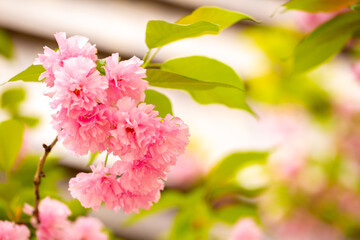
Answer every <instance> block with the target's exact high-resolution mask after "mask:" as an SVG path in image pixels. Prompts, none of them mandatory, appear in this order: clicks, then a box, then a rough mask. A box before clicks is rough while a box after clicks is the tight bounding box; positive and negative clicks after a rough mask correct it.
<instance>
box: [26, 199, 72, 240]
mask: <svg viewBox="0 0 360 240" xmlns="http://www.w3.org/2000/svg"><path fill="white" fill-rule="evenodd" d="M24 212H25V213H26V214H28V215H32V212H33V208H32V207H30V206H29V205H27V204H26V205H25V206H24ZM70 215H71V211H70V209H69V208H68V207H67V206H66V205H65V204H64V203H62V202H60V201H58V200H55V199H51V198H50V197H46V198H44V199H42V200H41V202H40V204H39V220H40V223H39V224H37V223H36V222H35V221H34V220H35V219H34V218H32V220H31V222H32V224H33V226H34V227H36V228H37V230H36V237H37V239H38V240H54V239H61V240H62V239H66V238H65V237H66V236H65V229H67V228H68V227H69V226H70V222H69V220H68V219H67V218H68V217H69V216H70Z"/></svg>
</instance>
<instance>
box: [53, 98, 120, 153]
mask: <svg viewBox="0 0 360 240" xmlns="http://www.w3.org/2000/svg"><path fill="white" fill-rule="evenodd" d="M113 124H114V123H113V121H112V112H111V109H110V108H108V107H107V106H105V105H103V104H101V105H97V106H95V107H94V108H93V110H92V111H79V116H78V117H76V118H70V117H68V115H67V110H66V109H65V108H62V109H60V111H58V112H57V113H56V114H53V126H54V128H55V129H56V130H57V131H58V133H59V139H60V140H63V144H64V146H65V147H66V148H68V149H70V150H72V151H74V152H75V153H76V154H78V155H84V154H87V153H88V152H89V151H90V152H93V153H94V152H96V151H99V152H102V151H104V150H106V149H107V148H108V141H109V138H110V130H111V129H112V128H113Z"/></svg>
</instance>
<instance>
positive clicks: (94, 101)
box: [50, 57, 108, 117]
mask: <svg viewBox="0 0 360 240" xmlns="http://www.w3.org/2000/svg"><path fill="white" fill-rule="evenodd" d="M55 78H56V80H55V82H54V83H55V85H54V87H53V88H52V93H51V95H52V98H53V101H52V102H51V103H50V105H51V107H52V108H57V107H58V106H60V107H62V108H66V109H68V111H69V113H68V114H69V116H70V117H72V116H74V115H75V116H76V115H78V112H79V111H80V112H81V111H84V110H86V111H91V110H92V109H93V108H94V107H95V106H97V105H98V103H101V102H104V100H105V98H106V93H105V89H107V88H108V81H107V79H106V78H105V77H103V76H101V75H100V73H99V71H97V70H96V64H95V63H94V62H93V61H92V60H91V59H89V58H84V57H76V58H69V59H67V60H65V61H64V67H62V68H61V69H59V70H57V71H55Z"/></svg>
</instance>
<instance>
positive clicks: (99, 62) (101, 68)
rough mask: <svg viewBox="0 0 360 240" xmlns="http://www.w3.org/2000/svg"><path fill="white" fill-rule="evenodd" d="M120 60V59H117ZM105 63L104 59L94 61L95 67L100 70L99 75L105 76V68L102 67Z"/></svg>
mask: <svg viewBox="0 0 360 240" xmlns="http://www.w3.org/2000/svg"><path fill="white" fill-rule="evenodd" d="M119 61H120V59H119ZM105 65H106V60H105V59H98V60H97V61H96V69H97V70H98V71H99V72H100V74H101V75H103V76H105V74H106V73H105V69H104V68H103V67H104V66H105Z"/></svg>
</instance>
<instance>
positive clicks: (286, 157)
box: [260, 110, 312, 180]
mask: <svg viewBox="0 0 360 240" xmlns="http://www.w3.org/2000/svg"><path fill="white" fill-rule="evenodd" d="M260 127H261V132H262V133H263V135H264V136H269V138H271V141H272V144H273V145H275V147H276V150H275V151H274V152H273V154H271V156H270V159H269V165H270V167H271V168H272V169H273V170H274V172H275V173H276V176H277V177H279V178H281V179H285V180H288V179H293V178H294V176H296V175H297V173H299V172H300V170H301V169H302V168H303V166H304V165H305V163H306V159H307V156H308V155H309V154H310V146H309V144H310V140H311V139H310V133H312V129H311V128H310V126H309V123H308V121H307V118H306V116H305V115H304V114H303V113H302V112H301V111H296V110H295V111H288V110H275V111H274V112H268V113H265V114H264V116H262V119H261V125H260ZM295 153H296V154H295Z"/></svg>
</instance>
